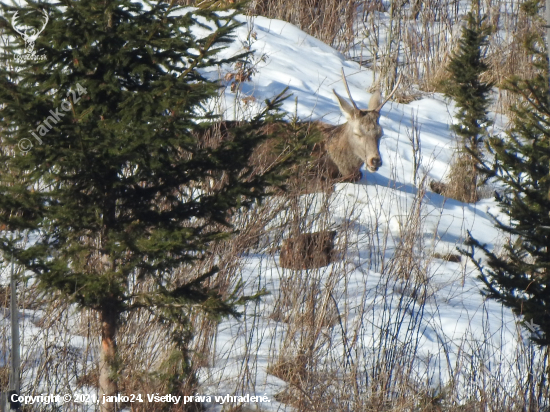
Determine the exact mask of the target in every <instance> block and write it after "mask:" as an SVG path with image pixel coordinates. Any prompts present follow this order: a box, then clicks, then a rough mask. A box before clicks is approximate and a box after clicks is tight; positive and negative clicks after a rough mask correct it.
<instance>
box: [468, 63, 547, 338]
mask: <svg viewBox="0 0 550 412" xmlns="http://www.w3.org/2000/svg"><path fill="white" fill-rule="evenodd" d="M537 61H538V63H537V65H538V67H539V69H540V74H539V75H537V76H536V78H534V79H532V80H522V79H521V78H519V77H516V78H514V79H511V81H510V82H509V83H508V89H509V90H510V91H512V92H514V93H517V94H519V95H521V96H523V97H524V103H523V104H519V105H517V106H515V107H514V108H513V112H514V114H515V120H514V127H513V129H512V130H511V131H510V132H509V133H508V135H507V136H506V137H499V136H494V137H491V138H490V139H489V142H488V149H489V150H490V153H491V154H492V155H493V156H494V160H495V164H494V166H493V167H492V168H491V169H492V170H491V171H492V172H493V173H494V175H495V178H496V180H497V181H498V182H499V183H500V184H502V186H503V187H504V190H503V191H502V192H501V193H500V194H497V200H498V202H499V205H500V209H501V211H502V212H503V213H505V215H506V216H507V218H506V219H504V220H502V219H500V220H499V219H496V218H495V217H494V216H493V218H494V220H495V224H496V226H497V227H498V228H499V229H501V230H502V231H503V232H504V233H506V234H507V235H509V240H508V241H507V242H506V244H504V245H503V252H502V253H499V254H497V253H495V252H494V251H490V250H489V249H488V248H487V247H486V245H482V244H480V243H479V242H478V241H477V240H476V239H473V238H470V239H469V240H468V242H467V245H469V246H471V247H472V249H471V250H470V251H469V252H465V251H463V253H466V254H467V255H469V256H470V257H471V258H472V261H473V262H474V263H475V264H476V266H477V268H478V269H479V271H480V279H481V281H482V282H483V283H484V284H485V290H484V294H485V295H486V296H488V297H489V298H492V299H496V300H497V301H499V302H502V303H503V304H504V305H506V306H508V307H510V308H512V309H513V311H514V312H515V313H516V314H517V315H522V316H523V317H524V319H525V320H526V321H527V322H533V323H534V324H536V325H538V328H539V329H538V331H536V333H533V334H532V339H533V341H534V342H536V343H537V344H539V345H543V346H546V345H548V344H550V196H549V195H550V192H549V191H550V176H549V173H550V106H549V104H548V81H547V67H548V65H547V62H546V59H545V58H544V55H543V54H541V53H539V54H538V56H537ZM485 167H486V168H487V166H485ZM487 171H489V170H487ZM476 249H481V251H482V252H483V254H484V255H485V256H486V257H487V264H486V265H485V264H483V263H482V262H481V260H476V259H477V257H478V256H475V255H474V253H477V252H478V251H477V250H476Z"/></svg>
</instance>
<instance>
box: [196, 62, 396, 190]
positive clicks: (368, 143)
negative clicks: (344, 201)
mask: <svg viewBox="0 0 550 412" xmlns="http://www.w3.org/2000/svg"><path fill="white" fill-rule="evenodd" d="M401 77H402V76H401V75H400V76H399V78H398V80H397V82H396V84H395V87H394V88H393V90H392V91H391V93H390V94H389V95H388V97H387V98H386V99H385V100H384V101H382V97H381V94H380V90H377V91H376V92H375V93H374V94H373V95H372V97H371V99H370V101H369V104H368V108H367V109H359V107H358V106H357V104H356V103H355V100H353V98H352V96H351V92H350V89H349V86H348V83H347V80H346V76H345V73H344V70H343V69H342V80H343V82H344V86H345V88H346V91H347V94H348V97H349V102H348V101H347V100H346V99H345V98H343V97H342V96H340V95H339V94H338V93H337V92H336V91H335V90H334V89H333V93H334V95H335V96H336V99H337V101H338V105H339V106H340V110H341V111H342V114H343V115H344V117H345V118H346V120H347V121H346V122H345V123H343V124H341V125H338V126H334V125H330V124H327V123H324V122H322V121H312V122H299V125H301V126H304V127H306V128H307V129H308V131H309V132H318V133H319V141H318V143H316V144H315V145H314V146H313V148H312V152H311V162H310V163H309V166H310V167H306V168H305V170H304V169H296V173H293V174H295V179H297V180H298V181H299V182H300V185H301V186H304V187H303V188H304V189H305V190H306V191H310V190H313V191H317V189H318V188H319V186H323V187H328V188H330V187H332V186H333V183H335V182H338V181H340V182H357V181H358V180H359V179H360V178H361V166H362V165H363V163H364V164H365V166H366V169H367V170H368V171H369V172H371V173H374V172H376V171H378V169H379V168H380V167H381V166H382V158H381V156H380V150H379V146H380V138H381V137H382V135H383V131H382V127H381V126H380V124H379V119H380V111H381V109H382V107H383V106H384V105H385V104H386V103H387V102H388V101H389V100H390V99H391V98H392V96H393V95H394V94H395V92H396V90H397V87H398V86H399V84H400V82H401ZM239 123H241V122H238V121H221V122H217V123H215V124H212V126H211V127H209V128H208V129H206V130H205V132H203V133H202V134H201V135H200V137H199V139H200V141H202V142H204V143H206V144H207V145H209V144H213V145H216V144H219V142H221V141H223V140H228V139H232V138H235V136H232V133H231V130H232V129H233V128H235V127H236V126H237V125H238V124H239ZM287 127H288V124H287V123H285V122H282V121H281V122H277V123H275V124H269V125H266V126H265V127H263V128H262V129H261V132H262V133H264V134H267V135H271V134H273V133H275V134H279V135H285V134H286V129H287ZM231 136H232V137H231ZM208 142H210V143H208ZM274 145H275V140H274V139H271V138H270V139H267V140H266V141H265V142H264V143H262V144H260V145H259V146H258V147H257V148H256V149H255V151H254V153H253V155H252V158H251V159H250V164H251V166H252V167H253V169H254V170H255V173H259V174H261V173H263V171H264V170H267V169H269V168H270V167H271V166H270V165H271V164H275V163H276V162H277V159H278V158H279V153H278V152H277V150H275V148H274ZM324 183H328V185H324ZM329 190H330V189H329Z"/></svg>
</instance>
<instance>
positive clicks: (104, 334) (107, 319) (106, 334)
mask: <svg viewBox="0 0 550 412" xmlns="http://www.w3.org/2000/svg"><path fill="white" fill-rule="evenodd" d="M117 321H118V313H116V312H115V311H113V310H109V309H103V310H102V311H101V353H100V358H99V404H100V411H101V412H115V411H116V410H117V408H116V406H117V405H116V403H115V402H104V399H106V398H104V397H107V396H116V394H117V392H118V388H117V378H116V377H117V372H118V371H117V367H116V362H115V357H116V340H115V337H116V330H117Z"/></svg>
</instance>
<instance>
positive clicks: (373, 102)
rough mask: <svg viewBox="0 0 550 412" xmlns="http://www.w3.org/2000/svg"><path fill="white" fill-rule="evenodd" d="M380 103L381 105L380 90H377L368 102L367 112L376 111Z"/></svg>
mask: <svg viewBox="0 0 550 412" xmlns="http://www.w3.org/2000/svg"><path fill="white" fill-rule="evenodd" d="M380 103H382V95H381V94H380V89H377V90H376V91H375V92H374V93H373V95H372V96H371V98H370V100H369V110H376V109H378V107H380Z"/></svg>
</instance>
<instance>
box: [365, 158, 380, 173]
mask: <svg viewBox="0 0 550 412" xmlns="http://www.w3.org/2000/svg"><path fill="white" fill-rule="evenodd" d="M380 166H382V159H381V158H380V156H373V157H370V158H369V159H368V160H367V168H368V169H369V171H371V172H376V171H377V170H378V169H379V168H380Z"/></svg>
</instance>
